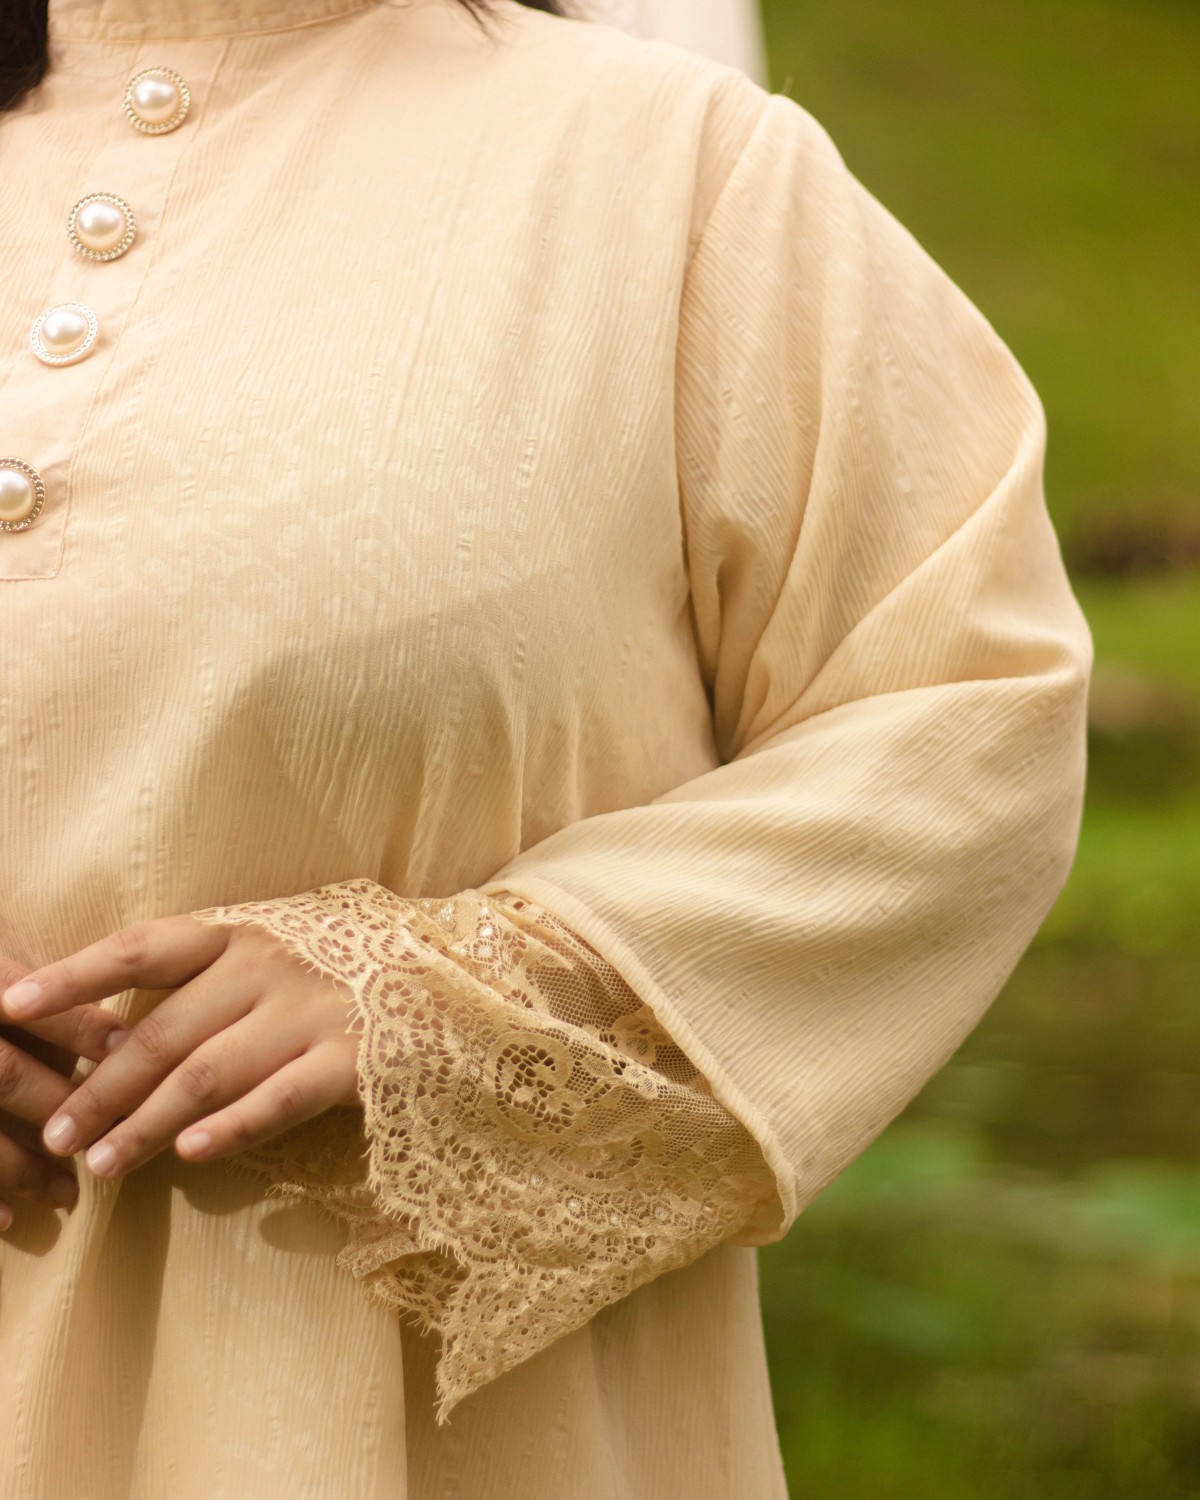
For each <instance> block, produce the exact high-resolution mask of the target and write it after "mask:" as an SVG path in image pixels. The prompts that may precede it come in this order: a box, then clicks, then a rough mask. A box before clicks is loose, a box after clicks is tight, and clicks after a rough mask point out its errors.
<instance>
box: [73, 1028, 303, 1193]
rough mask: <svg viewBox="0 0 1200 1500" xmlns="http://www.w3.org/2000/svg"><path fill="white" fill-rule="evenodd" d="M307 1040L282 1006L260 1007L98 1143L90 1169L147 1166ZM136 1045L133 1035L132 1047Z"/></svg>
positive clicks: (104, 1171) (117, 1171) (115, 1172)
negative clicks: (187, 1128) (188, 1128)
mask: <svg viewBox="0 0 1200 1500" xmlns="http://www.w3.org/2000/svg"><path fill="white" fill-rule="evenodd" d="M306 1044H307V1038H306V1037H305V1036H304V1035H303V1034H302V1029H301V1028H300V1027H299V1026H298V1025H297V1024H293V1025H291V1026H289V1025H288V1023H287V1018H286V1010H285V1008H284V1007H282V1006H280V1007H268V1008H264V1009H261V1010H257V1011H255V1012H254V1013H253V1014H252V1015H249V1016H247V1017H246V1018H245V1019H244V1020H242V1021H240V1022H239V1023H238V1024H236V1025H234V1026H230V1027H227V1028H226V1029H225V1030H224V1031H222V1032H221V1033H220V1035H219V1036H215V1037H213V1038H212V1039H211V1040H210V1041H207V1042H205V1043H204V1044H203V1045H202V1046H200V1047H197V1048H196V1050H195V1051H194V1052H193V1053H191V1055H190V1056H189V1057H187V1058H186V1059H185V1060H184V1061H183V1062H182V1063H181V1064H180V1065H179V1067H177V1068H176V1069H175V1071H174V1072H173V1073H171V1074H170V1075H169V1076H168V1077H167V1078H166V1079H164V1080H163V1082H162V1084H160V1086H159V1087H158V1088H157V1089H155V1090H154V1092H153V1093H152V1094H151V1095H150V1097H149V1098H148V1099H147V1100H146V1101H145V1102H144V1103H143V1104H141V1105H140V1106H139V1107H138V1108H137V1109H135V1110H134V1111H133V1112H132V1113H131V1114H130V1115H129V1116H128V1117H127V1118H126V1119H124V1120H121V1121H120V1122H119V1123H118V1124H116V1125H114V1126H113V1128H112V1129H111V1130H109V1131H108V1133H107V1134H106V1135H105V1136H104V1137H103V1139H101V1140H99V1141H97V1142H96V1144H95V1145H94V1146H93V1147H92V1148H91V1150H90V1151H89V1152H88V1154H87V1164H88V1167H89V1169H90V1170H91V1171H92V1172H94V1173H95V1175H96V1176H97V1177H105V1178H112V1177H120V1176H123V1175H124V1174H125V1173H126V1172H129V1171H132V1169H133V1168H134V1167H139V1166H141V1165H142V1163H143V1162H146V1161H149V1160H150V1158H151V1157H152V1156H156V1155H157V1154H158V1153H159V1152H160V1151H162V1150H163V1149H164V1148H165V1147H167V1146H169V1145H170V1144H171V1142H172V1141H173V1140H174V1139H175V1137H176V1135H178V1134H179V1132H180V1131H181V1130H183V1129H184V1128H185V1126H188V1125H191V1124H192V1123H193V1122H194V1121H196V1120H199V1119H202V1118H204V1116H205V1115H207V1114H208V1113H209V1112H210V1111H212V1110H213V1109H214V1108H215V1107H219V1106H221V1105H225V1104H228V1103H229V1102H231V1101H232V1100H234V1099H238V1098H240V1097H241V1096H242V1095H243V1094H244V1093H246V1092H247V1090H249V1089H252V1088H253V1087H254V1086H255V1085H256V1084H258V1083H261V1082H262V1080H263V1079H264V1078H269V1077H270V1076H271V1075H272V1074H273V1073H275V1072H276V1071H277V1070H278V1069H279V1068H281V1067H283V1066H284V1065H285V1064H286V1063H288V1062H290V1061H291V1060H292V1058H294V1057H295V1056H296V1055H297V1054H298V1053H299V1052H301V1051H302V1050H303V1048H304V1047H305V1045H306ZM132 1045H133V1038H132V1037H131V1038H130V1040H129V1042H128V1043H126V1047H129V1046H132ZM125 1050H126V1049H125V1048H122V1049H121V1051H122V1052H124V1051H125ZM120 1055H121V1053H120V1052H119V1053H117V1054H116V1056H117V1057H119V1056H120ZM97 1071H98V1070H97Z"/></svg>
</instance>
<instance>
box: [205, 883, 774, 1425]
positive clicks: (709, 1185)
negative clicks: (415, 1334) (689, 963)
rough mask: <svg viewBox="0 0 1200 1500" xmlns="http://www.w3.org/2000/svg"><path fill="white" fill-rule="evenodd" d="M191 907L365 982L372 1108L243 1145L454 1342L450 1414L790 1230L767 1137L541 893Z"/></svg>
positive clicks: (369, 1275)
mask: <svg viewBox="0 0 1200 1500" xmlns="http://www.w3.org/2000/svg"><path fill="white" fill-rule="evenodd" d="M191 915H192V916H193V917H196V918H197V919H198V920H200V921H205V922H209V923H214V924H230V925H238V924H244V923H255V924H257V925H258V926H260V927H262V928H265V929H267V930H268V931H270V932H271V933H273V934H274V935H275V936H276V937H278V938H279V939H280V940H281V941H282V942H283V943H284V944H285V945H286V946H287V947H288V948H289V950H290V951H291V952H292V953H293V954H295V955H296V956H297V957H298V958H299V959H301V960H302V962H303V963H304V964H305V965H306V966H307V967H309V968H311V969H313V970H314V971H316V972H318V973H322V974H324V975H325V976H326V977H328V978H330V979H332V980H334V981H336V982H338V983H339V984H340V985H341V986H342V987H343V990H344V992H346V993H348V999H349V1007H350V1015H349V1020H348V1025H347V1030H348V1032H350V1033H353V1034H357V1035H358V1037H359V1051H358V1072H359V1093H360V1098H361V1101H362V1110H361V1112H360V1111H359V1110H357V1109H353V1108H339V1109H334V1110H329V1111H326V1112H325V1113H324V1114H322V1115H319V1116H317V1117H316V1118H315V1119H313V1120H311V1121H306V1122H303V1123H301V1124H300V1125H298V1126H295V1127H293V1128H291V1129H289V1130H287V1131H285V1132H283V1133H281V1134H280V1135H277V1136H275V1137H274V1138H273V1139H272V1140H270V1141H267V1142H264V1143H263V1144H261V1145H260V1146H257V1147H253V1148H251V1149H249V1150H247V1151H244V1152H242V1153H239V1155H237V1156H236V1157H229V1158H225V1161H226V1164H227V1165H228V1166H230V1167H231V1168H232V1169H233V1170H235V1171H240V1172H249V1173H252V1174H255V1175H259V1176H266V1177H268V1178H270V1179H271V1186H270V1188H269V1189H268V1191H269V1192H271V1193H274V1194H279V1195H297V1194H299V1195H303V1196H305V1197H307V1198H308V1199H310V1200H311V1201H313V1202H315V1203H316V1204H318V1205H319V1206H321V1207H322V1208H323V1209H324V1210H325V1211H326V1212H328V1213H330V1214H331V1215H333V1216H334V1217H336V1218H337V1219H339V1220H341V1221H342V1222H344V1223H346V1224H348V1226H349V1231H350V1232H349V1236H348V1239H347V1242H346V1244H345V1246H344V1248H343V1249H342V1250H341V1251H340V1252H339V1256H338V1264H339V1265H340V1266H342V1267H344V1268H345V1269H347V1270H348V1271H349V1272H351V1273H352V1274H353V1275H354V1276H355V1277H356V1278H358V1279H359V1280H360V1282H361V1283H362V1284H363V1288H364V1293H365V1294H366V1295H367V1296H369V1297H371V1298H372V1299H374V1300H377V1301H379V1302H381V1303H383V1304H384V1305H387V1306H390V1307H395V1308H397V1309H399V1310H401V1311H402V1312H407V1313H411V1314H412V1315H413V1316H415V1318H416V1319H417V1321H418V1322H419V1323H420V1324H421V1326H422V1327H424V1328H425V1329H427V1330H435V1331H436V1332H437V1333H439V1334H440V1336H441V1340H442V1347H441V1354H440V1358H439V1362H438V1370H437V1391H438V1398H439V1400H438V1407H437V1420H438V1422H439V1423H444V1422H445V1420H446V1419H447V1417H448V1415H449V1413H450V1411H451V1410H452V1409H453V1407H454V1406H456V1405H457V1404H458V1402H459V1401H461V1400H462V1399H463V1397H465V1396H466V1395H468V1394H470V1392H471V1391H473V1390H475V1389H476V1388H478V1387H479V1386H481V1385H483V1384H485V1383H486V1382H488V1381H489V1380H492V1379H494V1378H495V1377H496V1376H498V1375H500V1374H502V1373H503V1372H504V1371H505V1370H508V1369H511V1368H512V1367H513V1366H515V1365H518V1364H520V1363H522V1362H523V1361H524V1360H526V1359H528V1358H529V1357H530V1356H531V1355H533V1354H535V1353H537V1351H538V1350H539V1349H541V1348H543V1347H545V1346H546V1345H547V1344H549V1343H551V1342H553V1341H554V1340H555V1339H557V1338H559V1337H561V1336H562V1335H563V1334H566V1333H569V1332H570V1331H572V1330H573V1329H575V1328H577V1327H579V1326H581V1325H582V1324H584V1323H586V1322H587V1321H588V1320H590V1319H591V1318H592V1317H593V1316H594V1315H595V1313H597V1312H598V1311H599V1310H600V1309H601V1308H602V1307H604V1306H606V1305H607V1304H609V1303H611V1302H614V1301H616V1300H618V1299H619V1298H621V1297H623V1296H625V1295H626V1294H628V1293H629V1292H631V1291H633V1290H634V1289H635V1288H636V1287H638V1286H640V1285H642V1284H643V1283H645V1282H647V1281H650V1280H652V1279H653V1278H654V1277H656V1276H659V1275H661V1274H662V1273H663V1272H665V1271H668V1270H671V1269H673V1268H676V1267H679V1266H682V1265H686V1264H688V1263H689V1262H690V1261H692V1260H694V1259H696V1258H698V1257H699V1256H700V1255H702V1254H703V1253H704V1252H705V1251H707V1250H709V1249H711V1248H713V1247H714V1246H715V1245H717V1244H718V1243H720V1242H721V1241H723V1240H726V1239H731V1238H736V1237H739V1236H746V1237H747V1238H746V1239H745V1240H744V1242H746V1243H756V1242H758V1237H759V1235H760V1234H762V1233H763V1231H769V1229H770V1227H771V1226H773V1224H774V1223H775V1221H776V1219H777V1213H778V1200H777V1197H776V1187H775V1179H774V1175H773V1173H772V1172H771V1170H770V1168H769V1167H768V1166H767V1164H766V1162H765V1161H764V1159H763V1156H762V1153H761V1150H760V1148H759V1146H758V1144H757V1142H756V1140H755V1138H754V1136H753V1135H752V1134H751V1133H750V1132H749V1131H748V1129H747V1128H746V1127H745V1126H744V1125H743V1124H742V1123H741V1122H740V1121H739V1120H738V1119H736V1118H735V1117H734V1116H733V1115H732V1114H731V1113H730V1112H729V1111H727V1110H726V1109H725V1107H724V1106H723V1105H722V1104H720V1103H719V1102H718V1101H717V1100H716V1099H715V1098H714V1096H713V1094H712V1091H711V1088H710V1086H709V1084H708V1083H707V1081H706V1080H705V1078H704V1077H703V1076H702V1075H701V1074H700V1073H699V1072H698V1070H697V1069H696V1068H695V1067H694V1066H693V1065H692V1063H691V1062H689V1060H688V1059H687V1057H685V1055H684V1054H683V1052H682V1051H681V1050H680V1049H679V1047H678V1046H677V1045H675V1044H674V1043H673V1042H672V1041H671V1039H670V1037H669V1036H668V1035H667V1034H666V1033H665V1032H664V1031H663V1030H662V1028H661V1027H660V1025H659V1024H658V1022H657V1020H656V1018H655V1017H654V1016H653V1015H652V1014H651V1012H650V1011H649V1009H648V1008H647V1007H646V1006H645V1005H644V1004H643V1003H642V1001H641V1000H640V998H639V997H638V995H637V994H636V993H635V992H634V991H633V990H632V989H631V988H630V986H629V985H628V984H627V983H626V981H625V980H624V979H623V978H622V976H621V975H620V974H619V973H618V972H617V971H616V970H615V969H614V968H613V967H612V966H611V965H610V964H608V963H607V961H606V960H605V959H604V958H602V957H601V955H600V954H598V953H597V952H596V951H595V950H594V949H593V948H591V947H590V945H588V944H587V943H585V942H584V941H583V940H582V939H581V938H580V937H578V936H577V935H576V934H575V933H574V932H573V931H572V930H571V929H569V928H568V927H566V926H565V925H564V924H563V923H561V922H560V921H559V920H558V919H557V918H556V917H554V916H553V915H552V914H551V913H549V912H547V911H546V910H545V909H544V908H542V907H540V906H538V905H536V904H535V903H533V902H531V901H528V900H526V899H525V898H523V897H520V896H516V895H513V894H511V893H508V892H505V893H502V894H500V895H496V894H491V895H488V896H486V897H484V896H482V895H480V894H479V893H478V892H475V891H471V890H467V891H463V892H461V893H459V894H458V895H455V896H453V897H448V898H424V899H409V898H405V897H401V896H398V895H397V894H395V893H394V892H393V891H390V890H388V889H386V888H385V887H383V886H380V885H378V884H376V883H375V882H374V881H371V880H367V879H354V880H347V881H341V882H338V883H335V884H330V885H326V886H321V887H319V888H317V889H316V890H312V891H308V892H304V893H301V894H299V895H294V896H287V897H282V898H279V899H274V900H267V901H251V902H245V903H242V904H240V905H233V906H215V907H207V908H203V909H201V910H197V911H194V912H192V913H191Z"/></svg>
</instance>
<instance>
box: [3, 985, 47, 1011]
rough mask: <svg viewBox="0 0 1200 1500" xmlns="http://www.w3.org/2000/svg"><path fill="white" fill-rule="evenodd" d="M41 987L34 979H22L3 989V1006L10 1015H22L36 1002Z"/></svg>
mask: <svg viewBox="0 0 1200 1500" xmlns="http://www.w3.org/2000/svg"><path fill="white" fill-rule="evenodd" d="M41 993H42V987H41V985H40V984H38V982H37V980H36V979H22V980H20V981H19V983H17V984H10V985H9V987H8V988H7V989H6V990H5V991H4V1008H5V1010H6V1011H7V1012H8V1013H9V1015H10V1016H23V1015H24V1014H25V1012H26V1011H29V1010H32V1009H33V1007H34V1005H35V1004H36V1003H37V998H38V996H39V995H40V994H41Z"/></svg>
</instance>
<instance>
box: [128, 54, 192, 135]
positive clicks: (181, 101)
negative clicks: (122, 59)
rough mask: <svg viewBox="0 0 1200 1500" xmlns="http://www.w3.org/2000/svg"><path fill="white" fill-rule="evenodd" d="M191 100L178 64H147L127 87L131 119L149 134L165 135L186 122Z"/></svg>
mask: <svg viewBox="0 0 1200 1500" xmlns="http://www.w3.org/2000/svg"><path fill="white" fill-rule="evenodd" d="M190 103H191V94H190V92H189V90H188V86H187V84H186V83H185V82H184V81H183V78H182V77H181V75H180V74H178V73H177V72H176V71H175V69H174V68H143V69H142V71H141V72H140V73H135V74H134V75H133V77H132V78H131V79H130V80H129V83H128V84H127V85H126V88H125V114H126V116H127V117H128V119H129V123H130V124H131V125H132V126H133V127H134V129H135V130H140V131H142V132H144V133H145V134H146V135H165V134H166V132H167V131H168V130H174V129H176V128H177V127H178V126H180V125H182V124H183V121H184V118H185V116H186V115H187V112H188V105H189V104H190Z"/></svg>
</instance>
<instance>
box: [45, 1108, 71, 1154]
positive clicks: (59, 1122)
mask: <svg viewBox="0 0 1200 1500" xmlns="http://www.w3.org/2000/svg"><path fill="white" fill-rule="evenodd" d="M42 1139H43V1140H44V1141H45V1142H46V1144H47V1146H49V1147H50V1148H51V1149H52V1150H54V1151H69V1150H70V1149H71V1146H72V1144H73V1143H74V1140H75V1121H74V1120H72V1118H71V1116H70V1115H56V1116H55V1118H54V1119H53V1120H51V1121H50V1123H49V1125H47V1126H46V1129H45V1132H44V1134H43V1137H42Z"/></svg>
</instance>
